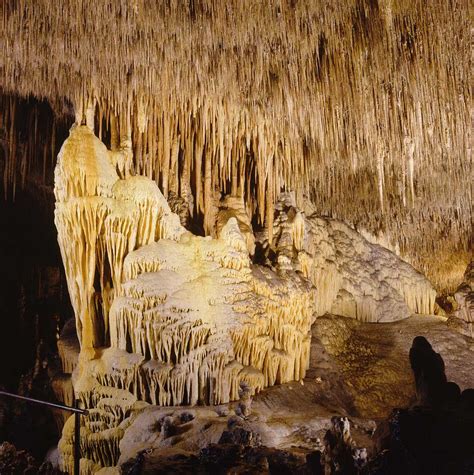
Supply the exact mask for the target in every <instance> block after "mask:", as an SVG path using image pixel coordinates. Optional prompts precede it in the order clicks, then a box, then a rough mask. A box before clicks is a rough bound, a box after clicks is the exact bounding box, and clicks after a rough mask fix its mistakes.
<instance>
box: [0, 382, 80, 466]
mask: <svg viewBox="0 0 474 475" xmlns="http://www.w3.org/2000/svg"><path fill="white" fill-rule="evenodd" d="M0 396H7V397H12V398H15V399H21V400H23V401H27V402H33V403H35V404H41V405H43V406H48V407H54V408H55V409H61V410H62V411H68V412H72V413H74V475H80V474H79V466H80V460H81V445H80V437H81V420H80V419H81V416H87V415H88V414H89V411H88V410H87V409H81V408H80V407H77V406H78V404H79V401H78V400H77V399H76V401H75V405H76V407H72V406H65V405H64V404H56V403H54V402H48V401H41V400H40V399H33V398H31V397H26V396H20V395H18V394H12V393H7V392H6V391H0Z"/></svg>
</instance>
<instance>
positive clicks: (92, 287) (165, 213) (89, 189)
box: [55, 126, 185, 348]
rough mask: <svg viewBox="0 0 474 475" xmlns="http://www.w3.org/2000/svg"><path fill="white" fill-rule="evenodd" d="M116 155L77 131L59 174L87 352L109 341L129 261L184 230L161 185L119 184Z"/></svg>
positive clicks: (61, 227) (64, 231) (63, 226)
mask: <svg viewBox="0 0 474 475" xmlns="http://www.w3.org/2000/svg"><path fill="white" fill-rule="evenodd" d="M116 157H117V153H114V152H109V151H108V150H107V148H106V147H105V145H104V144H103V143H102V142H101V141H100V140H98V139H97V137H95V135H94V134H93V133H92V131H91V130H90V129H89V128H88V127H85V126H81V127H74V128H73V129H72V130H71V134H70V137H69V138H68V140H66V142H65V143H64V145H63V147H62V149H61V151H60V153H59V156H58V165H57V167H56V171H55V195H56V211H55V224H56V227H57V229H58V240H59V246H60V249H61V255H62V259H63V263H64V267H65V270H66V277H67V282H68V288H69V295H70V297H71V303H72V306H73V308H74V312H75V315H76V326H77V333H78V337H79V341H80V343H81V346H82V347H85V348H96V347H99V346H101V345H103V344H105V343H106V342H107V339H108V333H109V325H108V310H109V307H110V304H111V302H112V300H113V297H114V290H113V289H115V290H116V291H119V289H120V285H121V280H122V265H123V259H124V258H125V256H126V255H127V254H128V253H129V252H130V251H132V250H134V249H135V248H136V247H139V246H142V245H144V244H148V243H150V242H153V241H155V240H156V239H158V238H163V237H177V236H179V235H181V234H182V233H184V232H185V230H184V228H183V227H182V226H181V225H180V223H179V218H178V217H177V216H176V215H174V214H173V213H171V211H170V209H169V206H168V204H167V203H166V200H165V199H164V198H163V195H162V194H161V193H160V191H159V190H158V188H157V187H156V185H155V184H154V183H153V182H152V181H151V180H149V179H147V178H144V177H129V178H126V179H124V180H120V179H119V175H118V174H117V172H116V168H115V167H114V165H113V163H114V162H116V160H115V158H116Z"/></svg>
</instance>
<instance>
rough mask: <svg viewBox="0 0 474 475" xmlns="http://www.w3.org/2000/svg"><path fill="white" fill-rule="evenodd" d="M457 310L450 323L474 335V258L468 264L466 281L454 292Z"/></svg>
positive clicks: (465, 275) (466, 333)
mask: <svg viewBox="0 0 474 475" xmlns="http://www.w3.org/2000/svg"><path fill="white" fill-rule="evenodd" d="M454 299H455V302H456V307H457V308H456V310H455V312H454V314H453V317H452V318H450V320H449V323H450V325H452V326H453V327H455V328H457V329H458V330H459V331H460V332H462V333H464V334H465V335H468V336H471V337H474V260H472V261H471V263H470V264H469V265H468V266H467V268H466V272H465V273H464V281H463V283H462V284H461V285H460V286H459V287H458V288H457V290H456V292H455V293H454Z"/></svg>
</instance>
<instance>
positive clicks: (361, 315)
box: [266, 194, 436, 322]
mask: <svg viewBox="0 0 474 475" xmlns="http://www.w3.org/2000/svg"><path fill="white" fill-rule="evenodd" d="M274 228H275V231H274V237H273V240H272V245H271V247H272V248H273V249H274V250H275V252H276V262H277V266H278V267H279V268H292V267H295V268H297V269H299V270H300V271H301V272H302V273H303V274H304V275H305V276H306V277H307V278H308V279H309V280H310V281H311V282H312V283H313V285H314V286H315V287H316V289H317V290H318V298H317V299H316V306H315V312H316V314H317V315H323V314H324V313H326V312H329V313H333V314H336V315H343V316H347V317H352V318H356V319H358V320H361V321H366V322H388V321H395V320H401V319H403V318H406V317H408V316H410V315H411V314H413V313H419V314H432V313H433V312H434V304H435V298H436V291H435V290H434V289H433V287H432V285H431V284H430V282H429V281H428V280H427V279H426V278H425V277H424V276H423V275H422V274H420V273H419V272H417V271H416V270H415V269H414V268H413V267H412V266H411V265H409V264H407V263H406V262H404V261H403V260H402V259H400V258H399V257H397V256H396V255H395V254H394V253H392V252H390V251H389V250H388V249H386V248H384V247H382V246H379V245H377V244H372V243H370V242H369V241H367V240H366V239H365V238H364V237H363V236H362V235H361V234H359V233H358V232H356V231H355V230H354V229H352V228H350V227H349V226H348V225H347V224H345V223H343V222H341V221H337V220H334V219H326V218H320V217H318V216H314V215H313V216H309V217H308V218H305V217H304V214H303V213H301V212H300V211H298V209H297V208H296V206H295V202H294V197H293V196H292V194H284V195H282V198H281V200H280V201H279V203H278V204H277V206H276V217H275V224H274ZM266 245H268V243H266Z"/></svg>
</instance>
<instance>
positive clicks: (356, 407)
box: [120, 315, 474, 463]
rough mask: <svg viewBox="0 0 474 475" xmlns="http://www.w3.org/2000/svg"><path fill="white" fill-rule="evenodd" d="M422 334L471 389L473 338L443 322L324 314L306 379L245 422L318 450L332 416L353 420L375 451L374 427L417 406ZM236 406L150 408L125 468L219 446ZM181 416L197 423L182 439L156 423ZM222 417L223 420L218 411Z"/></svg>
mask: <svg viewBox="0 0 474 475" xmlns="http://www.w3.org/2000/svg"><path fill="white" fill-rule="evenodd" d="M418 335H422V336H425V337H426V338H427V339H428V340H429V341H430V343H431V344H432V346H433V349H434V350H435V351H436V352H438V353H440V354H441V356H442V357H443V359H444V362H445V366H446V374H447V377H448V380H450V381H454V382H456V383H457V384H458V385H459V386H460V388H461V390H463V389H465V388H467V387H474V340H473V339H471V338H469V337H466V336H464V335H462V334H460V333H458V332H456V331H455V330H453V329H451V328H449V327H448V326H447V324H446V319H445V318H443V317H436V316H412V317H410V318H408V319H405V320H402V321H398V322H395V323H383V324H382V323H361V322H358V321H356V320H352V319H347V318H343V317H336V316H332V315H327V316H324V317H320V318H318V319H317V320H316V322H315V323H314V325H313V327H312V343H311V360H310V367H309V370H308V372H307V375H306V378H305V379H304V381H302V382H293V383H288V384H283V385H280V386H274V387H271V388H268V389H265V390H264V391H262V392H261V393H260V394H258V395H256V396H255V397H254V399H253V402H252V413H251V415H250V416H249V417H248V419H247V421H248V423H249V425H250V426H251V427H252V429H253V430H255V431H256V432H258V433H259V434H260V435H261V437H262V443H263V444H264V445H266V446H269V447H276V448H279V449H286V450H291V451H292V452H295V451H296V452H298V451H300V452H302V453H304V452H305V451H306V452H307V451H309V450H314V449H318V448H320V445H321V441H322V439H323V437H324V433H325V432H326V430H327V429H328V428H329V426H330V420H331V417H332V416H334V415H339V416H341V415H343V416H347V417H349V419H350V420H351V423H352V436H353V438H354V441H355V442H356V444H357V445H358V446H363V447H367V448H368V451H369V453H370V452H371V451H372V448H373V442H372V439H371V435H372V434H373V432H374V430H375V427H376V425H377V422H378V421H380V420H381V419H383V418H385V417H386V416H388V415H389V414H390V412H391V410H392V409H393V408H395V407H407V406H409V405H410V404H412V403H414V402H415V399H414V393H415V388H414V382H413V376H412V371H411V368H410V364H409V360H408V353H409V350H410V347H411V344H412V340H413V338H414V337H415V336H418ZM235 406H236V403H232V404H229V407H228V408H226V410H224V411H223V407H222V406H220V407H219V408H212V407H207V408H204V407H194V408H158V407H156V406H150V407H149V408H147V409H146V410H145V411H144V412H143V413H142V414H141V415H139V416H138V417H137V418H136V419H135V421H134V422H132V424H131V427H130V428H129V429H128V430H127V431H126V434H125V437H124V439H123V440H122V442H121V444H120V448H121V453H122V456H121V459H120V462H121V463H123V462H125V461H126V460H128V459H129V458H130V457H132V456H133V454H134V453H136V452H137V450H138V448H140V450H143V449H147V448H148V449H149V455H148V457H152V458H153V457H154V456H155V457H156V456H157V457H161V456H162V455H164V452H166V453H167V454H169V453H170V452H174V453H179V452H182V451H184V452H186V453H196V452H197V451H199V450H200V449H202V448H204V447H206V446H207V445H208V444H210V443H217V442H218V440H219V438H220V435H221V434H222V431H223V430H225V428H226V425H227V417H222V412H224V414H225V415H228V413H229V410H230V414H232V413H233V409H234V408H235ZM182 411H188V412H191V413H192V414H193V416H194V419H193V420H192V421H190V422H186V423H184V424H182V426H181V427H180V428H178V430H177V435H174V436H173V437H169V438H163V437H162V436H160V435H158V434H157V433H156V431H153V430H152V427H153V424H154V422H153V421H156V420H158V419H159V418H160V417H163V415H164V414H168V415H172V414H175V415H176V414H177V413H179V412H182ZM218 412H221V416H220V417H219V415H218V414H217V413H218ZM153 432H154V433H153Z"/></svg>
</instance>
